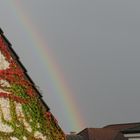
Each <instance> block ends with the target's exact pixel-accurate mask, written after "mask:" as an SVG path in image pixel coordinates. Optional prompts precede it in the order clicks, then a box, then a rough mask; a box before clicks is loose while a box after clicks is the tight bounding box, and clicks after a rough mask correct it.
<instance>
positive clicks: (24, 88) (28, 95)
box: [0, 35, 65, 140]
mask: <svg viewBox="0 0 140 140" xmlns="http://www.w3.org/2000/svg"><path fill="white" fill-rule="evenodd" d="M11 53H12V52H11V50H10V49H9V47H8V43H7V42H6V41H5V39H4V38H3V35H1V36H0V140H65V135H64V133H63V132H62V130H61V129H60V127H59V126H58V124H57V121H56V120H55V118H54V117H53V115H52V114H51V112H50V111H49V110H48V109H47V108H45V106H43V103H41V99H40V96H39V95H38V94H37V92H36V90H35V87H34V85H33V84H32V82H31V81H30V80H29V79H28V78H27V76H26V73H25V71H24V70H23V69H22V67H21V66H20V65H19V63H18V60H16V59H15V58H16V57H15V58H13V54H11Z"/></svg>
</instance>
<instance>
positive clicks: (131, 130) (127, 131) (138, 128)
mask: <svg viewBox="0 0 140 140" xmlns="http://www.w3.org/2000/svg"><path fill="white" fill-rule="evenodd" d="M122 133H124V134H130V133H140V125H139V126H136V127H133V128H129V129H125V130H123V131H122Z"/></svg>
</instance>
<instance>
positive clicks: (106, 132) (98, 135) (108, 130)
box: [78, 123, 140, 140]
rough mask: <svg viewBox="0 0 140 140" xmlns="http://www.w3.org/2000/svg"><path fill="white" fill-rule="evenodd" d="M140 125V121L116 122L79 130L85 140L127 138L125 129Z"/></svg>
mask: <svg viewBox="0 0 140 140" xmlns="http://www.w3.org/2000/svg"><path fill="white" fill-rule="evenodd" d="M136 126H140V123H128V124H114V125H108V126H105V127H103V128H86V129H84V130H83V131H81V132H79V133H78V135H80V136H82V137H83V138H84V140H127V138H125V137H124V136H123V134H122V131H123V130H126V129H128V128H133V127H136ZM139 128H140V127H139Z"/></svg>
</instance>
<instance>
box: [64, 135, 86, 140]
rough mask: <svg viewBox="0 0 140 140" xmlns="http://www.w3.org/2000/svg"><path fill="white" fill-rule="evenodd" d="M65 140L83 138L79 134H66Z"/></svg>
mask: <svg viewBox="0 0 140 140" xmlns="http://www.w3.org/2000/svg"><path fill="white" fill-rule="evenodd" d="M66 140H84V138H83V137H82V136H80V135H67V136H66Z"/></svg>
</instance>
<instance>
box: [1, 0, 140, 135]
mask: <svg viewBox="0 0 140 140" xmlns="http://www.w3.org/2000/svg"><path fill="white" fill-rule="evenodd" d="M18 1H21V0H18ZM16 3H17V1H16V0H0V26H1V28H2V29H3V30H4V32H5V35H6V36H7V37H8V39H9V40H10V42H11V43H12V44H13V48H14V50H15V51H16V52H17V54H18V55H19V56H20V59H21V61H22V63H23V64H24V66H25V67H26V68H27V70H28V73H29V75H30V76H31V78H32V79H33V80H34V82H35V83H36V84H37V85H38V86H39V87H40V89H41V91H42V92H43V96H44V100H45V101H46V103H47V104H48V105H49V106H50V108H51V110H52V112H53V113H54V115H55V116H56V118H57V120H58V121H59V124H60V126H61V127H62V129H63V130H64V131H65V132H69V131H74V130H75V131H80V130H82V129H83V128H80V127H79V128H74V127H72V125H70V124H71V123H72V122H68V119H69V118H68V115H67V114H66V113H65V112H66V110H64V108H63V106H65V104H64V103H63V102H62V101H61V100H60V98H61V97H59V96H57V92H56V91H53V90H52V91H51V90H48V89H49V87H47V86H48V85H49V84H50V83H51V81H50V80H49V78H48V77H47V75H49V74H48V73H47V68H46V67H45V66H44V62H43V61H44V60H43V58H42V57H41V56H40V54H38V52H37V49H34V47H33V45H34V43H33V41H31V38H33V37H32V36H31V35H29V33H28V32H27V28H26V26H25V25H26V23H24V22H23V21H24V20H23V19H22V17H20V16H21V14H20V13H18V10H17V7H16ZM17 5H18V4H17ZM139 7H140V1H139V0H116V1H113V0H30V1H29V0H24V1H21V4H19V7H18V8H19V9H20V8H21V13H22V14H23V15H27V16H28V18H29V19H30V21H32V23H33V26H34V27H35V28H36V29H37V30H38V31H39V32H40V33H41V36H42V37H43V38H44V39H45V40H46V42H47V44H48V45H47V46H48V47H49V48H50V49H51V50H52V53H53V56H55V60H56V62H57V64H58V65H59V67H60V69H61V70H62V72H63V76H64V77H65V80H66V81H67V85H68V87H69V88H70V89H71V91H73V92H71V94H72V96H73V97H74V98H75V101H76V106H77V110H78V111H79V112H80V113H81V116H82V118H83V120H84V123H85V126H84V127H102V126H104V125H107V124H112V123H127V122H139V121H140V119H139V116H140V111H139V108H140V103H139V99H140V65H139V60H140V38H139V37H140V28H139V26H140V8H139ZM46 61H47V60H46ZM44 75H46V76H44ZM50 85H51V86H52V87H53V86H54V88H55V85H53V83H51V84H50ZM70 113H71V110H70ZM71 115H72V116H74V115H75V114H71ZM69 117H70V116H69Z"/></svg>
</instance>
